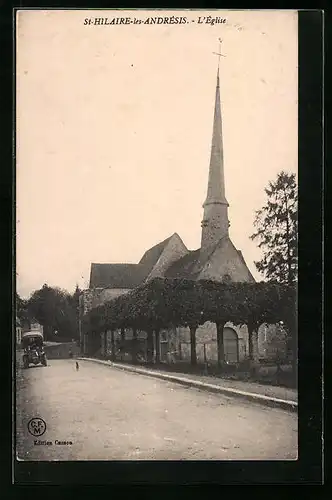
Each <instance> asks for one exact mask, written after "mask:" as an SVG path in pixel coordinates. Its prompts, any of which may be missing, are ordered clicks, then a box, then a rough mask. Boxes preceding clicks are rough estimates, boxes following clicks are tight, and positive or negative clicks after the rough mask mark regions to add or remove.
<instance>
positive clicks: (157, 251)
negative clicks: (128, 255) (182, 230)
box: [139, 236, 172, 271]
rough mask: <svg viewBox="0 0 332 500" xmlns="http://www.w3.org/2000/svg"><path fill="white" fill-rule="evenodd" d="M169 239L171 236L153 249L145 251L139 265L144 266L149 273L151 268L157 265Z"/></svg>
mask: <svg viewBox="0 0 332 500" xmlns="http://www.w3.org/2000/svg"><path fill="white" fill-rule="evenodd" d="M171 238H172V236H170V237H169V238H166V240H164V241H161V242H160V243H158V244H157V245H155V246H154V247H151V248H150V249H149V250H147V251H146V252H145V254H144V255H143V257H142V258H141V260H140V261H139V264H140V265H143V266H146V268H147V269H148V270H149V271H152V268H153V266H154V265H155V264H156V263H157V261H158V259H159V257H160V256H161V254H162V252H163V250H164V249H165V247H166V245H167V243H168V242H169V240H170V239H171Z"/></svg>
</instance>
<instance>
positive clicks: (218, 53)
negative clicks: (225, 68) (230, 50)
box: [213, 38, 226, 70]
mask: <svg viewBox="0 0 332 500" xmlns="http://www.w3.org/2000/svg"><path fill="white" fill-rule="evenodd" d="M218 40H219V52H213V54H215V55H216V56H219V57H218V70H219V65H220V57H221V56H222V57H226V56H225V54H222V53H221V44H222V39H221V38H218Z"/></svg>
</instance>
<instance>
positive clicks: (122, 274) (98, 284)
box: [90, 236, 172, 289]
mask: <svg viewBox="0 0 332 500" xmlns="http://www.w3.org/2000/svg"><path fill="white" fill-rule="evenodd" d="M171 238H172V236H170V237H169V238H166V240H164V241H161V242H160V243H158V244H157V245H154V246H153V247H152V248H150V249H149V250H147V251H146V252H145V254H144V255H143V257H142V258H141V260H140V261H139V263H138V264H95V263H92V264H91V271H90V288H128V289H131V288H135V287H136V286H138V285H140V284H141V283H142V282H143V281H144V280H145V278H147V276H148V275H149V273H150V271H151V270H152V268H153V266H154V265H155V264H156V262H157V261H158V259H159V257H160V255H161V254H162V252H163V250H164V249H165V247H166V245H167V243H168V242H169V240H170V239H171Z"/></svg>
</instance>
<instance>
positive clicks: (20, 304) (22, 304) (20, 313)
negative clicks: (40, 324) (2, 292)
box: [16, 293, 30, 324]
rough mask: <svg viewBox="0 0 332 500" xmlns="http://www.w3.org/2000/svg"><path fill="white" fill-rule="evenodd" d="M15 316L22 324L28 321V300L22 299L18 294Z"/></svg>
mask: <svg viewBox="0 0 332 500" xmlns="http://www.w3.org/2000/svg"><path fill="white" fill-rule="evenodd" d="M16 315H17V317H18V319H19V320H20V321H21V323H23V324H24V323H27V322H28V321H29V320H30V317H29V311H28V300H26V299H22V298H21V297H20V296H19V294H18V293H16Z"/></svg>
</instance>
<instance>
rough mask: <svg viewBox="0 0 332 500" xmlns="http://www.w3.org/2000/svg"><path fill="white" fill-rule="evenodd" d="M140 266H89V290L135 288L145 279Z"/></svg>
mask: <svg viewBox="0 0 332 500" xmlns="http://www.w3.org/2000/svg"><path fill="white" fill-rule="evenodd" d="M147 275H148V270H147V267H146V266H144V265H142V264H94V263H93V264H91V272H90V288H128V289H131V288H135V287H137V286H138V285H140V284H141V283H142V281H143V280H144V279H145V278H146V277H147Z"/></svg>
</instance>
